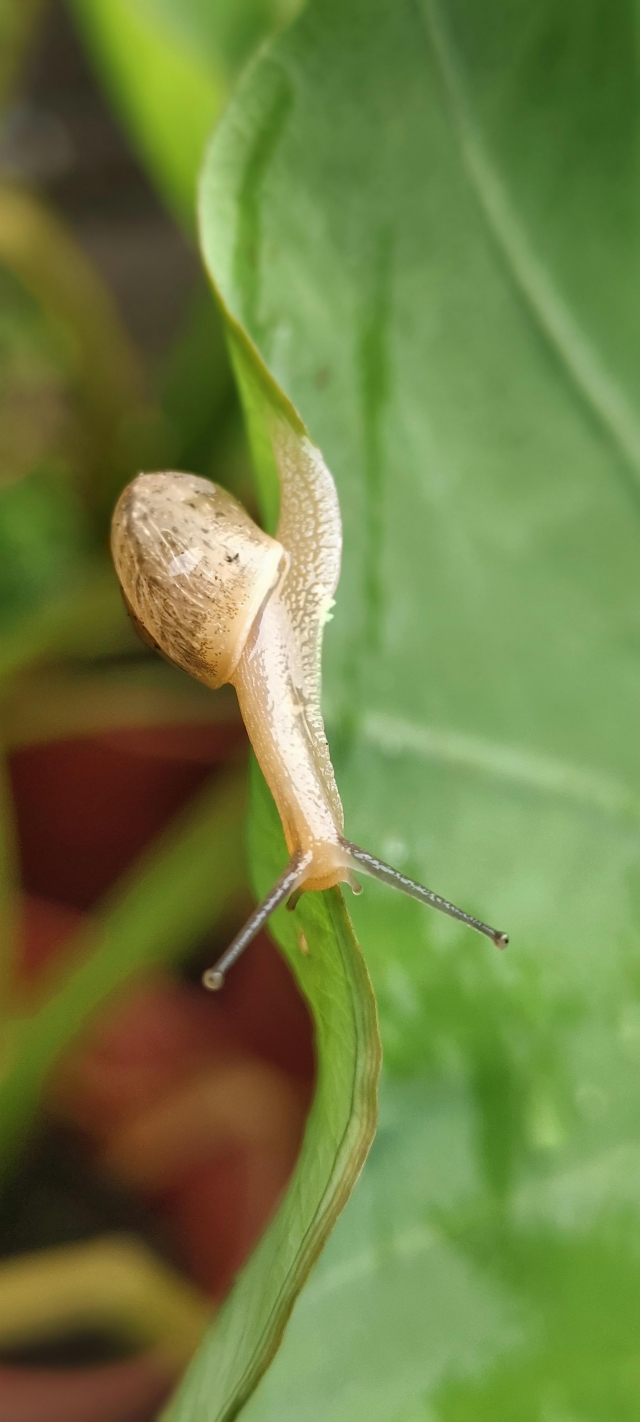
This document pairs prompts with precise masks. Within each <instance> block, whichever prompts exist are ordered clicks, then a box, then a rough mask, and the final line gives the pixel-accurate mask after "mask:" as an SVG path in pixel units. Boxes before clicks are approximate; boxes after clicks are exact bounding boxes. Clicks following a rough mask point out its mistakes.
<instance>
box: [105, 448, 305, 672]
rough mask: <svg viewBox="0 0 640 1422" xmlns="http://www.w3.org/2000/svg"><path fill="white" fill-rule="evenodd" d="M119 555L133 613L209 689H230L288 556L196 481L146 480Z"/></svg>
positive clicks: (125, 501) (229, 502) (120, 538)
mask: <svg viewBox="0 0 640 1422" xmlns="http://www.w3.org/2000/svg"><path fill="white" fill-rule="evenodd" d="M111 548H112V553H113V560H114V563H115V567H116V572H117V574H118V578H119V580H120V583H121V586H122V589H123V592H124V596H125V601H126V603H127V606H128V609H129V611H130V613H131V615H132V617H133V619H134V621H135V623H136V625H137V626H138V627H139V629H140V630H141V631H142V632H143V634H145V636H146V639H147V640H149V641H151V642H152V643H153V644H154V645H155V646H156V647H158V648H159V650H160V651H161V652H162V653H163V654H164V656H166V657H168V658H169V660H170V661H172V662H175V663H176V664H177V665H178V666H179V667H181V668H182V669H183V670H184V671H186V672H189V674H190V675H191V676H194V677H197V679H198V680H199V681H203V682H204V683H205V684H206V685H207V686H210V687H218V686H222V684H223V683H224V682H227V681H230V680H231V679H232V677H233V674H234V672H235V669H236V667H237V665H238V662H239V660H240V658H241V656H242V653H243V651H244V648H245V645H246V642H247V638H248V636H249V634H250V632H251V629H252V627H253V625H254V623H255V620H256V618H257V617H258V614H259V612H260V609H261V607H262V606H263V604H264V602H265V599H266V598H267V597H268V596H269V594H270V593H271V592H272V591H273V590H274V588H275V587H276V586H277V585H278V583H279V582H280V581H281V579H282V577H283V575H284V573H285V571H286V569H287V566H288V561H289V560H288V556H287V554H286V553H285V550H284V548H283V547H282V544H281V543H278V542H277V540H276V539H275V538H270V537H269V534H268V533H264V532H263V530H262V529H261V528H258V526H257V524H255V523H254V522H253V519H251V518H250V517H249V515H248V514H247V513H246V512H245V510H244V509H243V508H242V505H241V504H239V503H238V502H237V500H236V499H234V498H233V497H232V495H231V494H229V493H227V491H226V490H225V489H220V488H219V487H218V486H217V485H216V484H212V483H211V482H210V481H209V480H208V479H201V478H199V477H198V476H197V475H195V474H178V473H174V472H166V473H161V474H140V475H139V476H138V478H137V479H134V481H133V483H131V484H129V485H128V486H127V488H126V489H125V490H124V493H123V494H122V495H121V497H120V499H119V501H118V504H117V507H116V510H115V513H114V516H113V525H112V535H111Z"/></svg>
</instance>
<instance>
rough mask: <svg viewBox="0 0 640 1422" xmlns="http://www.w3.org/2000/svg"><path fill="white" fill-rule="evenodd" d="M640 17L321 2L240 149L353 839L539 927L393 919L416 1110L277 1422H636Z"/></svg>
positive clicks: (539, 4) (225, 192)
mask: <svg viewBox="0 0 640 1422" xmlns="http://www.w3.org/2000/svg"><path fill="white" fill-rule="evenodd" d="M636 12H637V7H636V6H635V5H633V4H631V3H630V0H628V3H622V4H621V5H618V6H611V5H608V4H607V3H606V0H587V3H578V0H563V3H562V4H560V5H558V4H555V5H554V4H550V3H549V0H534V3H533V4H532V5H530V6H529V7H528V8H527V9H526V10H523V9H522V7H519V6H513V5H512V4H511V3H509V2H508V0H483V4H482V5H481V6H479V7H478V6H476V5H471V4H469V3H467V0H448V3H447V4H445V3H444V0H440V3H438V4H436V3H429V0H421V3H414V0H366V3H365V0H316V3H315V4H313V5H312V7H311V8H310V9H309V10H308V11H307V12H306V13H305V15H304V16H303V17H302V20H301V21H300V22H299V23H298V24H297V25H296V26H295V27H294V29H292V30H291V31H290V32H289V33H288V34H287V35H285V36H283V37H282V38H281V39H280V40H278V42H277V43H276V44H275V45H273V46H272V48H271V50H270V52H269V53H268V54H267V55H265V56H264V57H263V58H262V59H261V60H260V62H259V63H257V64H256V65H255V67H254V68H253V69H252V71H251V73H250V74H249V75H248V76H246V78H245V81H244V82H243V84H242V86H241V89H240V92H239V93H238V95H237V97H236V99H235V101H234V103H233V104H232V106H231V108H230V109H229V111H228V112H227V114H226V116H225V119H224V121H223V123H222V125H221V128H220V129H219V131H218V134H217V136H216V139H215V140H214V143H213V145H212V148H211V150H210V154H209V158H208V162H207V165H206V174H205V182H204V189H203V202H202V213H203V234H204V243H205V250H206V255H207V260H208V263H209V266H210V269H211V271H212V273H213V275H214V278H215V281H216V283H217V285H218V287H219V289H220V291H221V294H222V297H223V300H224V302H225V304H226V306H227V309H228V310H229V311H230V312H231V314H232V317H233V319H234V320H235V321H236V322H237V323H239V324H241V325H242V326H243V327H244V328H245V329H246V331H247V333H248V335H249V337H250V338H251V339H252V340H253V342H255V344H256V346H257V348H258V350H259V351H260V354H261V356H262V358H263V360H264V361H265V363H266V365H267V367H268V369H269V371H270V372H271V375H272V377H273V378H274V379H275V380H276V381H277V382H278V384H279V385H280V387H281V388H282V390H283V391H284V392H285V393H286V396H287V397H288V398H289V399H291V400H292V401H293V403H294V405H295V407H296V408H297V409H298V410H299V411H300V413H301V416H302V418H303V419H304V422H305V425H306V426H307V428H308V429H309V431H310V434H311V436H312V438H313V439H314V440H315V441H316V442H317V443H318V444H319V445H320V447H321V448H322V450H323V452H324V454H325V456H326V458H327V462H328V464H329V466H330V467H331V469H332V470H333V472H334V474H335V476H336V480H337V483H338V488H339V493H340V499H341V505H342V511H343V519H344V525H345V559H344V568H343V575H342V581H341V585H340V588H339V590H338V597H337V606H336V612H335V621H334V622H333V623H332V624H331V627H330V628H329V629H328V633H327V637H326V649H325V706H326V709H327V711H328V713H329V717H328V727H329V732H330V739H331V741H332V745H333V748H334V753H335V762H336V770H337V776H338V783H339V785H340V789H341V792H342V794H343V798H344V801H345V809H346V820H347V832H348V834H349V835H350V837H352V838H354V839H359V840H361V841H362V842H364V844H365V845H366V847H368V848H370V849H372V850H373V851H377V852H379V853H381V854H382V855H384V857H386V858H390V859H392V860H394V861H395V862H398V863H399V865H400V867H401V868H403V869H406V870H407V872H409V873H410V874H412V875H414V876H415V877H418V878H426V880H427V882H428V883H430V884H433V885H434V886H435V887H436V888H437V889H438V890H439V891H441V892H443V893H445V894H447V895H448V896H449V897H452V898H454V899H455V900H456V901H458V902H462V904H463V905H464V906H465V907H467V908H469V909H470V910H471V911H473V912H476V913H479V914H481V915H482V916H483V917H487V916H488V917H489V918H490V919H491V920H492V921H497V922H498V923H499V924H500V926H504V927H505V928H507V929H508V930H509V931H510V933H511V939H512V946H511V948H510V950H509V953H508V954H507V955H504V956H498V955H497V954H495V953H494V952H492V950H491V948H490V947H489V946H488V945H485V944H483V943H481V942H479V941H477V940H475V939H471V938H470V937H469V936H468V935H466V934H465V933H464V931H463V930H461V929H459V928H458V927H456V926H455V925H453V924H452V923H451V922H449V921H448V920H444V919H441V920H438V919H437V918H436V917H435V916H430V915H428V914H426V913H425V912H424V911H422V910H421V909H420V908H419V907H418V906H417V905H415V904H413V903H410V902H405V901H403V900H402V899H400V898H399V897H398V896H393V895H391V894H390V893H388V891H387V892H385V891H384V890H383V889H382V888H378V887H377V886H373V887H372V886H369V885H368V886H367V889H366V891H365V893H364V894H363V896H362V899H361V900H359V901H358V902H357V903H356V904H355V906H354V910H353V914H354V919H355V923H356V927H357V929H358V933H359V936H360V938H361V940H362V942H363V944H365V946H366V952H367V959H368V963H369V966H370V969H371V972H372V977H373V980H374V984H375V987H376V990H377V993H378V998H379V1003H380V1012H381V1026H382V1034H383V1040H384V1045H385V1059H386V1078H385V1082H384V1090H383V1095H382V1119H383V1129H382V1130H381V1133H380V1135H379V1137H378V1141H377V1142H376V1145H375V1147H374V1150H373V1152H372V1155H371V1158H370V1161H369V1163H368V1165H367V1168H366V1170H365V1172H364V1176H363V1180H362V1182H361V1185H360V1186H359V1188H358V1190H357V1191H356V1193H355V1195H354V1197H353V1200H352V1202H351V1203H350V1205H349V1207H348V1209H347V1210H346V1212H345V1215H344V1216H343V1218H342V1220H341V1221H340V1223H339V1225H338V1228H337V1230H336V1232H335V1234H334V1236H333V1238H332V1240H331V1241H330V1244H329V1246H328V1248H327V1250H326V1251H325V1254H324V1255H323V1259H322V1261H321V1262H320V1264H319V1265H318V1268H317V1270H316V1271H315V1273H314V1276H313V1278H312V1280H311V1282H310V1285H309V1288H308V1289H307V1290H306V1291H305V1292H304V1294H303V1295H302V1297H301V1299H300V1301H299V1304H298V1305H297V1307H296V1310H295V1312H294V1316H293V1319H292V1322H291V1325H290V1328H289V1331H288V1333H287V1335H286V1338H285V1342H284V1346H283V1348H282V1350H281V1352H280V1354H279V1356H278V1358H277V1359H276V1361H275V1363H274V1366H273V1368H272V1370H271V1372H270V1373H269V1374H268V1376H267V1377H266V1378H265V1379H264V1380H263V1382H262V1384H261V1385H260V1387H259V1389H258V1391H257V1392H256V1394H255V1396H254V1398H253V1399H252V1401H251V1402H250V1403H249V1404H248V1406H247V1407H246V1409H245V1412H244V1413H243V1416H246V1418H247V1419H249V1418H250V1419H251V1422H275V1419H277V1422H289V1419H291V1422H292V1419H293V1418H296V1419H298V1418H300V1417H304V1418H305V1422H356V1419H357V1422H361V1419H362V1418H364V1417H366V1418H367V1422H372V1419H373V1422H418V1419H419V1420H420V1422H427V1419H429V1422H431V1419H435V1418H436V1417H437V1418H438V1422H475V1419H478V1422H480V1419H489V1418H491V1419H493V1418H495V1417H496V1416H500V1417H509V1418H515V1417H518V1418H522V1419H523V1422H538V1419H539V1418H541V1417H544V1418H545V1419H547V1418H549V1419H551V1418H553V1419H554V1422H555V1419H558V1422H559V1419H562V1422H564V1419H568V1418H569V1417H571V1418H572V1419H573V1418H577V1417H580V1418H585V1419H589V1422H604V1419H605V1418H606V1419H608V1418H609V1417H611V1416H612V1415H615V1416H616V1418H621V1419H625V1422H627V1419H629V1422H631V1419H632V1418H634V1417H635V1416H636V1415H637V1408H638V1394H639V1393H640V1384H639V1382H638V1374H637V1364H636V1357H637V1343H636V1338H637V1323H638V1304H637V1300H638V1297H639V1296H640V1276H639V1271H638V1263H637V1260H638V1257H639V1251H638V1244H639V1242H640V1209H639V1204H638V1199H639V1192H638V1186H637V1176H638V1162H639V1161H640V1131H639V1127H638V1121H639V1120H640V1113H639V1111H638V1096H639V1090H638V1077H637V1063H638V1060H639V1056H638V1051H639V1047H638V1044H639V1043H640V960H639V957H638V939H639V932H638V930H639V926H640V925H639V918H640V896H639V892H638V885H639V882H640V774H639V772H640V765H639V763H638V758H639V755H640V750H639V741H638V736H637V707H638V704H639V702H640V636H639V633H640V621H639V619H640V597H639V592H638V588H639V582H638V554H639V552H640V546H639V545H640V529H639V525H638V500H637V467H638V462H637V453H636V451H637V449H638V447H640V446H638V443H637V435H636V431H637V429H638V428H639V427H638V419H639V414H640V411H639V405H638V379H637V364H638V359H639V355H640V304H639V303H638V300H637V290H638V289H640V283H639V281H638V277H639V275H640V273H639V271H638V256H637V254H638V251H639V250H640V247H639V244H638V235H639V233H638V224H639V218H640V212H639V206H638V196H637V194H638V191H640V188H639V185H638V181H637V171H636V169H637V164H638V152H639V151H640V150H639V149H638V144H637V137H636V135H637V126H638V108H637V104H636V103H635V87H636V68H637V58H636V44H635V38H634V35H635V29H634V26H635V25H636V23H637V21H636V18H635V17H636ZM254 859H255V862H256V863H257V866H258V868H259V869H260V870H261V869H262V867H263V861H264V851H263V849H262V848H261V845H260V842H259V841H258V843H257V845H256V847H255V848H254ZM302 1168H304V1166H303V1167H302ZM253 1281H254V1285H255V1286H256V1287H257V1286H258V1284H259V1278H258V1275H257V1274H254V1275H253ZM198 1368H200V1370H201V1373H200V1375H201V1376H203V1375H204V1372H203V1370H204V1368H205V1364H204V1363H201V1364H199V1365H198ZM188 1387H189V1383H188V1382H187V1384H185V1388H184V1391H183V1393H182V1398H183V1404H182V1405H183V1411H182V1413H178V1412H177V1411H176V1412H175V1413H174V1414H173V1415H174V1416H176V1417H177V1416H178V1415H180V1416H182V1417H190V1416H191V1415H193V1416H196V1417H197V1418H198V1419H200V1418H202V1419H204V1418H207V1419H209V1418H217V1417H219V1416H220V1417H222V1416H225V1417H226V1416H231V1415H233V1409H231V1410H227V1411H224V1409H222V1408H221V1405H220V1403H219V1400H218V1396H217V1395H216V1396H215V1399H213V1400H212V1401H211V1404H210V1407H209V1410H207V1405H206V1402H205V1395H204V1393H203V1392H202V1393H200V1394H198V1395H199V1397H200V1399H201V1400H200V1403H199V1409H200V1410H199V1411H198V1410H197V1409H196V1410H195V1411H194V1412H193V1413H190V1412H189V1410H188V1400H189V1397H190V1394H189V1392H188Z"/></svg>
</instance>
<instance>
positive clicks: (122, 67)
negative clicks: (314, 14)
mask: <svg viewBox="0 0 640 1422" xmlns="http://www.w3.org/2000/svg"><path fill="white" fill-rule="evenodd" d="M300 3H301V0H222V3H220V0H217V3H216V4H211V3H210V0H71V4H72V9H73V11H74V13H75V16H76V18H77V20H78V23H79V25H80V27H81V29H82V32H83V34H84V36H85V38H86V41H87V43H88V45H89V48H90V50H91V52H92V54H93V56H94V57H95V61H96V64H97V66H98V68H99V70H100V72H101V74H102V75H103V77H104V80H105V82H106V84H107V87H108V89H109V90H110V93H111V95H112V97H113V100H114V103H115V104H116V106H117V108H118V109H119V111H120V113H121V115H122V117H123V119H124V121H125V123H126V124H127V127H128V129H129V131H130V133H131V136H132V138H133V140H134V142H135V144H136V146H137V147H138V149H139V151H140V154H141V157H142V160H143V162H144V163H145V164H146V165H147V167H148V169H149V171H150V173H151V175H152V177H153V178H154V180H155V182H157V184H158V186H159V188H160V191H161V192H162V193H163V194H164V196H165V198H166V199H167V201H168V202H169V203H170V205H171V206H172V207H173V208H174V209H175V210H176V212H177V213H178V215H179V216H180V217H181V218H182V219H183V220H184V221H185V222H186V223H187V225H189V226H193V225H194V214H195V193H196V180H197V174H198V169H199V167H200V163H201V159H202V154H203V151H204V146H205V142H206V140H207V138H208V136H209V133H210V131H211V128H212V126H213V124H214V122H215V120H216V119H217V118H218V115H219V114H220V111H221V109H222V107H223V104H224V102H225V100H226V99H227V97H228V94H229V91H230V88H231V85H232V84H233V81H234V79H235V77H236V74H237V73H238V71H239V69H240V68H241V66H242V65H243V63H244V62H245V60H246V59H247V58H248V57H249V55H250V54H251V53H252V52H253V50H254V49H255V48H256V46H257V45H258V44H259V43H260V41H261V40H263V39H264V37H265V36H266V35H268V34H270V33H272V31H273V30H274V28H276V27H278V26H280V25H283V24H286V23H287V21H288V20H289V19H290V18H291V17H292V15H293V14H294V13H295V12H296V11H297V10H298V9H299V8H300Z"/></svg>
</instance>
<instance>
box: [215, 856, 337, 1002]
mask: <svg viewBox="0 0 640 1422" xmlns="http://www.w3.org/2000/svg"><path fill="white" fill-rule="evenodd" d="M310 861H311V855H310V854H305V853H303V851H302V850H299V851H298V853H297V854H293V855H292V856H291V859H290V860H289V863H288V864H287V867H286V869H285V871H284V874H281V875H280V878H279V879H276V882H275V884H274V886H273V888H272V889H270V890H269V893H268V894H267V895H266V897H265V898H264V899H263V900H262V903H260V904H258V906H257V908H255V909H254V910H253V913H252V914H251V916H250V918H248V919H247V922H246V923H245V925H244V928H241V929H240V932H239V933H237V934H236V936H235V938H234V940H233V942H232V943H230V944H229V947H228V948H227V950H226V952H225V953H223V954H222V957H221V958H219V959H218V962H217V963H215V964H214V966H213V967H212V968H207V971H206V973H203V974H202V982H203V984H204V986H205V987H206V988H208V989H209V991H210V992H218V991H219V989H220V988H221V987H222V986H223V984H224V980H225V977H226V975H227V973H228V971H229V968H232V967H233V964H234V963H236V962H237V961H238V958H239V957H240V955H241V954H242V953H244V950H245V948H248V946H249V944H250V943H252V942H253V939H254V938H255V937H256V935H257V934H258V933H259V932H260V929H261V928H262V927H263V925H264V924H265V923H266V922H267V919H268V918H270V917H271V914H272V913H275V910H276V909H277V908H279V907H280V905H281V904H283V903H284V902H285V899H288V897H289V894H292V893H295V891H296V889H297V888H298V887H299V886H300V883H301V882H302V880H303V878H304V875H305V871H306V870H307V868H308V867H309V863H310Z"/></svg>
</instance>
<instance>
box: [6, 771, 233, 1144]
mask: <svg viewBox="0 0 640 1422" xmlns="http://www.w3.org/2000/svg"><path fill="white" fill-rule="evenodd" d="M245 784H246V776H245V771H244V770H242V771H238V770H233V771H230V772H228V773H227V774H226V775H225V776H223V777H216V778H215V780H214V782H213V784H212V786H210V787H209V788H207V789H206V790H205V791H204V793H203V794H202V795H201V796H199V797H198V799H197V800H196V801H195V803H194V804H193V805H192V806H190V807H189V809H188V810H187V812H186V813H185V814H184V815H181V816H179V817H178V820H177V821H176V822H175V823H174V825H172V826H171V828H170V829H169V830H168V831H167V832H166V833H165V834H164V835H162V836H161V837H160V839H159V840H158V841H157V842H156V843H155V844H154V845H153V846H152V847H151V849H150V850H149V851H147V852H146V853H145V854H144V855H143V856H142V858H141V860H140V861H139V863H138V864H137V866H135V867H134V869H133V870H132V871H131V872H130V873H128V874H127V875H126V876H125V879H124V881H123V882H122V883H121V884H120V885H119V886H118V887H117V888H116V889H115V890H114V892H113V893H112V894H111V895H110V896H109V899H108V901H107V902H106V903H105V904H104V906H103V907H102V909H99V910H98V911H97V913H96V915H95V916H94V918H93V919H92V921H91V923H90V924H89V925H88V926H87V927H83V928H82V929H81V930H80V931H79V932H78V933H77V934H76V935H74V937H73V938H72V939H71V940H70V942H69V943H68V945H67V953H66V964H64V965H63V966H62V967H58V968H57V971H56V981H51V980H49V981H48V982H47V983H43V984H42V993H43V999H44V1000H43V1002H42V1005H41V1006H40V1007H39V1008H38V1009H37V1010H36V1011H35V1012H34V1013H33V1014H32V1015H31V1016H28V1017H22V1018H17V1017H16V1018H14V1019H13V1020H12V1021H10V1022H8V1023H7V1024H6V1027H5V1031H6V1037H5V1043H4V1048H3V1061H4V1076H3V1079H2V1081H1V1082H0V1159H1V1164H0V1170H2V1171H3V1172H7V1171H8V1170H9V1169H10V1168H11V1165H12V1162H13V1160H14V1158H15V1154H16V1151H17V1150H18V1149H19V1147H20V1145H21V1144H22V1142H23V1141H24V1139H25V1136H26V1134H27V1132H28V1131H29V1128H30V1126H31V1122H32V1118H33V1114H34V1112H35V1111H36V1109H37V1107H38V1104H39V1101H40V1097H41V1093H42V1091H43V1089H44V1087H45V1085H46V1080H47V1077H48V1074H49V1072H50V1071H51V1068H52V1067H53V1065H54V1063H55V1061H56V1060H57V1058H58V1056H59V1055H60V1053H61V1052H62V1051H64V1049H65V1048H66V1047H67V1046H69V1044H70V1043H71V1042H72V1041H73V1039H74V1038H75V1036H76V1035H77V1033H78V1032H79V1031H80V1030H81V1028H82V1027H83V1026H84V1024H85V1022H86V1021H87V1019H88V1018H89V1016H90V1014H91V1013H92V1012H95V1011H96V1009H97V1008H98V1007H101V1006H102V1005H103V1003H105V1002H106V1001H107V999H108V998H109V997H111V996H112V995H113V994H114V993H115V992H116V991H117V990H118V989H119V988H122V986H123V985H124V984H125V983H126V982H127V981H128V980H129V979H130V978H131V977H132V976H133V975H134V974H135V973H138V972H140V971H142V970H143V969H148V968H151V967H154V966H157V965H158V964H164V963H175V962H179V961H180V959H181V958H182V957H184V956H185V954H187V953H188V952H189V951H190V950H191V949H192V948H193V947H194V945H195V944H196V943H197V941H198V939H199V938H200V937H201V936H202V935H203V934H204V933H205V932H207V931H208V930H210V929H211V928H212V927H213V926H214V925H215V923H216V921H217V920H219V919H220V918H222V917H224V916H225V915H226V914H229V913H230V912H231V911H232V909H233V906H234V903H237V901H238V900H239V899H240V897H241V896H243V895H244V893H245V891H246V885H247V872H246V865H245V850H244V819H245V811H246V791H245ZM65 967H66V975H65V976H64V977H63V978H62V981H61V980H60V979H61V974H62V973H64V972H65Z"/></svg>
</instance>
